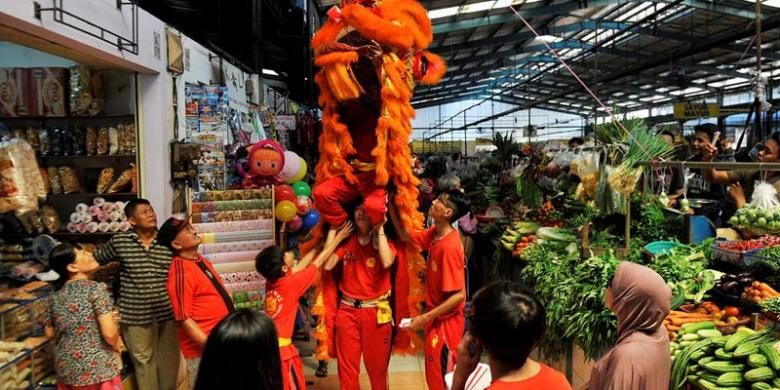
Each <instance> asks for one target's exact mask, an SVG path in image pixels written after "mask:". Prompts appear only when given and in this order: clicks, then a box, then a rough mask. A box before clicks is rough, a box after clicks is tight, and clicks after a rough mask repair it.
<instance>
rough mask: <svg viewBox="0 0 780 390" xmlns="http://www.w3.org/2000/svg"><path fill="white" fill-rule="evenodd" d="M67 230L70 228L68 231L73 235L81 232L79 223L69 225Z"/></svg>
mask: <svg viewBox="0 0 780 390" xmlns="http://www.w3.org/2000/svg"><path fill="white" fill-rule="evenodd" d="M67 228H68V231H69V232H71V233H78V232H79V224H78V223H74V222H71V223H69V224H68V226H67Z"/></svg>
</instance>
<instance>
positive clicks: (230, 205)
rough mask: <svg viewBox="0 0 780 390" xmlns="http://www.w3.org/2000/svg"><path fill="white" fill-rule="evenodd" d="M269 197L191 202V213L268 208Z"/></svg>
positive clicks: (269, 204) (269, 206)
mask: <svg viewBox="0 0 780 390" xmlns="http://www.w3.org/2000/svg"><path fill="white" fill-rule="evenodd" d="M271 206H272V205H271V200H270V199H261V200H257V199H255V200H228V201H218V202H193V203H192V212H193V213H213V212H215V211H237V210H258V209H270V208H271Z"/></svg>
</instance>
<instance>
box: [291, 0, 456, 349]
mask: <svg viewBox="0 0 780 390" xmlns="http://www.w3.org/2000/svg"><path fill="white" fill-rule="evenodd" d="M432 40H433V28H432V25H431V21H430V19H429V18H428V13H427V11H426V10H425V8H424V7H423V6H422V5H421V4H420V3H419V2H417V1H415V0H381V1H379V0H342V2H341V4H340V7H333V8H331V10H330V11H328V20H327V22H325V24H323V26H322V27H321V28H320V29H319V31H317V33H316V34H315V35H314V38H313V39H312V48H313V50H314V57H315V58H314V63H315V65H316V66H317V67H318V68H319V71H318V73H317V75H316V76H315V82H316V83H317V86H318V87H319V90H320V96H319V103H320V105H321V106H322V135H321V136H320V138H319V150H320V160H319V162H318V164H317V168H316V185H315V187H314V190H313V197H314V201H315V203H316V206H317V210H318V211H319V212H320V213H321V215H322V217H323V220H324V221H325V222H327V224H328V225H329V226H330V228H334V227H338V226H341V225H342V224H343V223H344V222H345V221H346V220H347V219H348V214H347V212H346V211H345V209H344V205H345V204H350V203H352V202H354V201H355V200H357V199H362V200H363V206H364V208H365V210H366V213H367V214H368V218H369V220H370V221H371V223H372V224H373V225H377V224H379V223H382V221H383V220H384V219H385V215H386V211H387V206H386V205H387V200H388V191H387V187H388V186H393V187H394V189H395V194H396V195H395V196H394V197H391V198H390V199H391V200H392V201H394V202H395V206H396V209H397V210H398V213H399V215H400V217H401V220H402V223H403V226H404V228H405V229H407V230H409V231H412V230H417V229H420V228H421V227H422V222H423V217H422V214H421V213H420V212H419V211H418V203H417V197H418V194H419V190H418V187H417V186H418V185H419V180H418V179H417V178H416V177H415V176H414V173H413V172H412V158H411V153H410V150H409V136H410V135H411V133H412V124H411V120H412V118H413V117H414V108H412V104H411V99H412V94H413V93H414V88H415V86H416V84H418V83H420V84H426V85H432V84H436V83H437V82H438V81H439V80H440V79H441V78H442V77H443V76H444V73H445V71H446V65H445V64H444V61H443V60H442V59H441V58H440V57H439V56H437V55H435V54H433V53H430V52H428V51H427V50H425V49H426V48H427V47H428V45H429V44H430V43H431V41H432ZM312 236H313V237H314V239H313V240H311V242H313V244H311V247H314V244H316V242H317V238H322V237H324V232H322V231H321V229H315V231H314V232H313V235H312ZM302 249H303V250H304V251H306V250H307V247H306V245H304V246H303V247H302ZM407 254H408V255H407ZM396 265H397V267H398V272H397V273H396V283H395V285H396V287H395V288H393V293H394V294H395V296H396V298H395V302H396V307H395V308H394V310H393V312H394V315H395V316H396V318H397V319H398V318H409V317H412V316H414V315H417V314H419V312H420V309H421V302H423V301H424V300H425V296H424V295H425V289H424V286H423V282H422V280H421V277H420V275H422V274H424V271H425V262H424V260H423V259H422V258H421V257H420V256H419V250H417V249H416V248H411V247H409V248H404V249H401V248H399V255H398V256H397V261H396ZM329 277H330V275H323V276H322V285H321V290H320V292H321V293H322V294H323V300H324V302H323V303H324V308H323V307H321V306H319V307H317V309H318V310H323V311H322V312H321V315H320V319H321V320H322V319H324V321H325V323H324V325H325V326H324V327H319V328H318V330H321V329H323V328H325V329H327V332H325V333H324V334H323V333H322V332H318V336H317V337H318V340H320V341H325V343H323V344H321V345H320V347H318V350H317V356H318V358H326V357H327V356H329V355H332V352H333V345H332V340H333V338H332V337H331V336H332V328H333V321H334V318H333V316H332V313H335V308H336V306H337V303H338V301H337V298H336V295H335V294H337V288H334V284H333V283H330V282H329V279H328V278H329ZM407 333H408V332H407ZM403 344H406V345H405V346H404V345H403ZM323 346H325V348H321V347H323ZM420 346H421V344H420V342H419V341H418V342H410V340H409V339H408V338H407V339H406V340H402V337H398V338H396V340H395V347H396V350H405V352H411V350H413V349H415V348H419V347H420Z"/></svg>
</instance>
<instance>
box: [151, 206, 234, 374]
mask: <svg viewBox="0 0 780 390" xmlns="http://www.w3.org/2000/svg"><path fill="white" fill-rule="evenodd" d="M201 241H202V240H201V238H200V237H199V236H198V234H197V233H196V232H195V229H194V228H193V227H192V225H190V224H189V223H188V222H187V221H186V220H181V219H176V218H169V219H168V220H167V221H165V223H164V224H163V225H162V227H161V228H160V231H159V233H157V242H158V243H160V244H162V245H165V246H167V247H169V248H171V250H172V251H173V253H174V257H173V261H172V262H171V268H170V270H169V271H168V284H167V288H168V295H169V297H170V300H171V307H172V309H173V316H174V319H175V320H176V323H177V325H178V326H177V333H178V334H177V336H178V338H179V346H180V348H181V351H182V353H183V354H184V358H185V359H186V360H187V373H188V374H189V381H190V388H193V387H194V386H195V378H196V377H197V374H198V366H199V365H200V356H201V355H202V354H203V347H204V345H206V339H207V338H208V335H209V333H211V330H212V329H213V328H214V327H215V326H217V324H218V323H219V321H221V320H222V319H223V318H225V317H226V316H227V315H228V314H229V313H230V312H231V311H233V310H235V307H234V306H233V301H232V299H231V298H230V295H229V294H228V293H227V291H226V290H225V286H224V285H223V284H222V280H221V279H220V278H219V274H217V272H216V271H215V270H214V267H213V266H212V265H211V263H210V262H209V261H208V260H207V259H206V258H205V257H203V256H202V255H201V254H200V253H198V246H199V245H200V243H201Z"/></svg>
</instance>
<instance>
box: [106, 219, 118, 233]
mask: <svg viewBox="0 0 780 390" xmlns="http://www.w3.org/2000/svg"><path fill="white" fill-rule="evenodd" d="M120 226H121V224H120V223H119V222H116V221H114V222H111V223H109V224H108V230H109V231H112V232H118V231H119V230H120Z"/></svg>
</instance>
